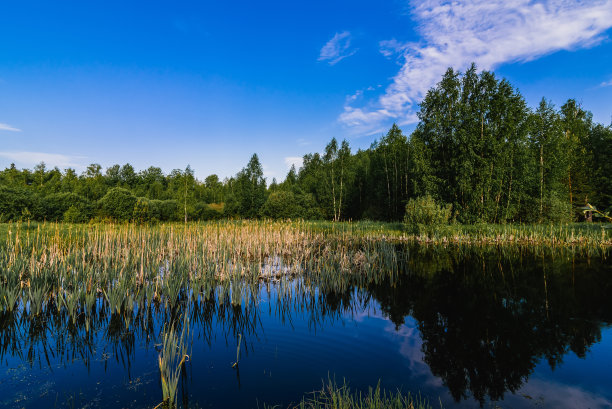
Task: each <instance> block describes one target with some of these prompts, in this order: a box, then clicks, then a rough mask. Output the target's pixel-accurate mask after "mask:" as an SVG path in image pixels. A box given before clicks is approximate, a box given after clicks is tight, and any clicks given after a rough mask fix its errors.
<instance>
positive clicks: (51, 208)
mask: <svg viewBox="0 0 612 409" xmlns="http://www.w3.org/2000/svg"><path fill="white" fill-rule="evenodd" d="M71 207H74V209H73V210H72V213H74V212H76V211H79V212H82V213H83V215H82V216H79V217H78V219H79V220H81V219H87V220H89V218H90V217H91V216H92V209H91V204H90V203H89V202H88V201H87V199H85V198H84V197H82V196H80V195H77V194H75V193H69V192H64V193H52V194H50V195H48V196H45V197H44V198H43V199H42V213H43V215H44V218H45V219H47V220H50V221H60V220H62V219H64V217H65V215H66V212H67V211H68V210H69V209H70V208H71ZM70 217H72V216H70ZM87 220H83V221H87Z"/></svg>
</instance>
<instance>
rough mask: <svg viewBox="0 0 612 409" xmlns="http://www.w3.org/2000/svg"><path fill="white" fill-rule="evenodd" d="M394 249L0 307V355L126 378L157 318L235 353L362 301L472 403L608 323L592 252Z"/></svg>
mask: <svg viewBox="0 0 612 409" xmlns="http://www.w3.org/2000/svg"><path fill="white" fill-rule="evenodd" d="M398 250H399V252H398V254H399V256H398V257H397V258H396V260H399V264H398V265H399V266H400V267H399V269H397V268H396V269H393V273H392V274H389V272H388V271H387V273H383V272H380V271H379V272H376V271H367V272H363V274H361V273H359V274H357V273H356V272H349V273H343V274H339V273H334V274H332V273H329V274H324V273H321V272H316V273H313V274H312V275H306V276H305V277H304V278H301V279H295V280H284V279H281V280H280V281H279V282H276V283H274V284H270V283H269V282H267V283H262V284H261V285H259V284H257V285H253V283H251V284H248V285H242V284H240V283H233V284H232V287H231V291H230V290H229V289H228V287H226V288H223V287H217V288H211V287H210V286H208V287H207V286H202V287H201V291H197V290H196V291H192V290H190V289H188V288H187V287H184V288H183V289H182V290H181V291H180V292H179V295H178V298H177V302H173V303H162V302H157V301H154V302H147V301H146V297H145V298H144V301H138V302H134V303H133V304H132V305H131V306H130V308H125V307H126V306H125V305H123V307H122V308H121V310H120V312H112V310H111V308H110V306H109V304H108V302H107V300H105V299H103V298H101V297H98V298H97V301H96V302H95V304H94V306H93V308H91V310H89V309H87V308H81V309H80V310H78V311H77V313H76V314H68V313H67V311H66V309H58V308H57V307H56V305H55V304H54V303H53V302H51V303H49V304H48V305H47V308H45V309H43V311H42V312H41V313H40V314H38V315H33V314H31V313H30V311H29V310H28V309H24V308H20V309H15V310H13V311H12V312H9V311H0V359H2V360H5V358H7V357H11V356H13V357H17V358H19V359H22V360H24V361H26V362H28V363H29V364H30V365H45V363H46V365H49V366H51V365H52V363H53V362H58V361H59V362H60V363H74V362H77V361H81V362H83V363H84V365H85V366H86V367H87V368H90V365H91V361H92V360H93V359H96V358H98V359H99V358H100V357H102V358H103V359H105V361H106V360H107V359H114V360H115V361H116V362H118V363H120V364H121V365H123V366H124V367H125V369H126V371H127V372H128V376H129V375H130V369H131V365H132V363H133V360H134V356H135V350H136V342H137V340H138V341H139V342H142V343H144V345H145V347H146V348H151V347H154V346H155V344H156V343H158V342H159V337H160V334H161V333H162V330H163V328H164V325H165V324H167V323H174V325H178V326H180V325H181V323H182V319H181V318H182V317H183V316H184V315H185V314H187V315H188V316H189V321H190V322H191V327H192V328H191V333H192V334H193V335H194V337H195V338H197V339H201V340H203V342H205V343H206V344H208V345H209V346H210V345H212V343H213V341H214V339H215V338H216V337H219V336H222V337H225V339H226V344H227V345H228V346H232V347H233V345H236V338H237V336H238V334H242V337H243V338H244V340H245V343H244V344H243V350H242V352H243V353H244V354H245V355H246V354H248V353H249V350H251V351H252V350H253V345H254V343H255V342H257V341H258V340H259V336H260V334H261V333H262V332H263V331H265V328H263V326H262V322H261V316H262V314H264V313H267V314H269V315H270V316H274V317H276V318H277V319H278V320H279V321H280V322H281V323H282V324H284V325H293V322H294V320H295V319H299V320H306V321H307V323H308V326H309V328H310V329H311V330H313V331H316V330H317V329H318V328H321V327H323V326H326V325H332V324H333V323H334V322H336V321H337V320H342V319H344V318H345V317H347V316H351V315H353V314H355V313H358V312H360V311H362V310H363V309H365V308H367V307H368V305H369V304H370V302H371V300H372V299H374V300H376V301H377V302H378V303H379V304H380V306H381V310H382V311H383V313H384V314H385V315H386V316H387V317H389V319H390V320H391V321H392V322H393V323H394V324H395V325H396V328H399V327H400V326H401V325H403V323H404V319H405V317H406V316H408V315H412V316H413V317H414V318H415V319H416V320H417V322H418V328H419V330H420V332H421V334H422V338H423V346H422V348H423V352H424V357H425V362H426V363H427V364H428V365H429V366H430V368H431V371H432V373H433V374H434V375H436V376H439V377H440V378H441V379H442V380H443V381H444V382H445V384H446V386H447V387H448V388H449V390H450V392H451V394H452V396H453V397H454V398H455V399H456V400H460V399H462V398H466V397H467V396H468V395H472V396H474V398H476V399H477V400H479V401H480V402H481V403H482V402H484V401H485V400H486V399H493V400H498V399H501V398H502V397H503V395H504V393H505V392H506V391H516V390H517V389H519V388H520V387H521V385H522V384H523V383H524V382H525V381H526V380H527V377H528V376H529V375H530V374H531V372H532V371H533V369H534V367H535V365H536V364H537V363H538V362H539V361H540V360H541V359H542V358H544V359H546V360H547V361H548V362H549V364H550V365H551V367H553V368H554V367H555V366H557V365H558V364H560V363H561V362H562V360H563V356H564V355H565V354H567V353H568V352H569V351H572V352H574V353H575V354H576V355H578V356H579V357H584V356H585V355H586V353H587V352H588V349H589V347H590V346H591V345H593V344H594V343H596V342H598V341H599V340H600V338H601V326H602V324H601V323H602V322H610V321H612V300H610V299H609V298H608V294H610V293H611V292H612V274H611V273H612V271H611V270H612V268H611V267H609V266H607V265H606V264H605V260H602V257H601V255H600V256H598V257H593V258H589V257H579V258H574V256H573V255H572V254H571V253H570V254H569V255H568V254H551V253H549V254H533V253H530V252H528V251H526V250H525V249H520V248H515V249H508V248H489V250H483V249H474V248H458V247H452V248H448V249H445V248H440V247H436V248H433V247H431V248H423V247H422V248H420V249H413V250H412V251H410V252H409V253H406V249H405V248H399V249H398ZM397 271H403V273H402V274H398V273H397ZM233 291H237V292H236V293H233ZM254 292H256V294H255V293H254ZM266 301H267V302H266ZM96 351H97V352H96ZM182 391H183V394H184V393H185V389H184V388H183V389H182ZM185 396H186V395H185Z"/></svg>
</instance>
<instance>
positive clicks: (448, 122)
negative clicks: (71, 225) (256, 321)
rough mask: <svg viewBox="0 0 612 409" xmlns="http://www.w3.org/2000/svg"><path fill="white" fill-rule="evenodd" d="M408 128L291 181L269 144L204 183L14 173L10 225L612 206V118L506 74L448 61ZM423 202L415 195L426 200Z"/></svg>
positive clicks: (494, 213)
mask: <svg viewBox="0 0 612 409" xmlns="http://www.w3.org/2000/svg"><path fill="white" fill-rule="evenodd" d="M418 118H419V123H418V125H417V126H416V129H415V130H414V131H413V132H412V134H411V135H410V136H409V137H407V136H406V135H404V134H403V132H402V131H401V130H400V128H399V127H398V126H396V125H393V126H392V127H391V129H390V130H389V131H388V132H387V134H386V135H383V136H382V137H381V138H380V139H379V140H376V141H374V142H373V143H372V144H371V146H370V147H369V148H368V149H359V150H357V151H356V152H352V151H351V148H350V146H349V143H348V142H347V141H346V140H343V141H341V142H339V141H338V140H336V139H335V138H334V139H332V140H331V141H330V142H329V143H328V144H327V146H326V147H325V149H324V151H323V152H322V153H311V154H307V155H305V156H304V158H303V165H302V166H301V167H300V168H299V169H296V168H295V167H292V168H291V170H290V171H289V173H288V174H287V176H286V178H285V179H284V181H282V182H281V183H277V181H276V180H272V182H271V183H270V184H268V183H267V181H266V179H265V178H264V176H263V169H262V166H261V163H260V162H259V159H258V157H257V155H256V154H254V155H253V156H252V157H251V159H250V161H249V163H248V164H247V165H246V166H245V167H244V168H243V169H242V170H241V171H240V172H238V174H236V175H235V176H234V177H231V178H226V179H224V180H220V179H219V177H218V176H217V175H214V174H213V175H210V176H208V177H207V178H205V179H204V180H203V181H201V180H198V179H196V178H195V176H194V172H193V170H192V169H191V167H189V166H187V168H186V169H185V170H181V169H175V170H173V171H172V172H170V173H169V174H164V173H163V172H162V170H161V169H160V168H157V167H150V168H148V169H146V170H142V171H140V172H136V170H135V169H134V168H133V167H132V166H131V165H130V164H126V165H123V166H120V165H114V166H111V167H109V168H107V169H105V170H104V171H103V170H102V167H101V166H100V165H99V164H91V165H89V166H88V167H87V169H86V171H85V172H83V173H82V174H80V175H79V174H77V173H76V171H75V170H74V169H70V168H69V169H65V170H64V171H61V170H60V169H58V168H54V169H47V168H46V166H45V164H44V163H41V164H39V165H37V166H35V167H34V169H32V170H29V169H22V170H19V169H16V168H15V166H14V165H11V166H10V167H8V168H6V169H5V170H3V171H1V172H0V221H9V220H24V219H28V220H29V219H33V220H49V221H69V222H86V221H89V220H102V219H112V220H117V221H136V222H147V221H188V220H210V219H216V218H222V217H232V218H260V217H267V218H283V219H293V218H304V219H327V220H334V221H339V220H348V219H352V220H358V219H371V220H386V221H396V220H402V218H403V217H404V214H405V211H406V205H407V204H408V203H409V202H411V199H414V200H416V199H419V198H424V197H426V198H428V200H431V201H434V202H435V203H437V204H439V205H440V206H445V208H447V209H450V212H451V214H452V217H453V219H454V220H456V221H458V222H461V223H477V222H485V223H505V222H529V223H533V222H551V221H552V222H569V221H575V220H579V219H580V218H581V217H582V212H581V207H583V206H585V205H586V203H590V204H592V205H594V206H596V207H597V208H598V209H602V210H607V211H610V210H612V177H611V175H612V127H611V126H605V125H603V124H597V123H594V122H593V119H592V115H591V113H590V112H588V111H586V110H584V109H583V108H582V106H581V104H580V103H578V102H577V101H576V100H574V99H570V100H568V101H567V102H565V103H564V104H563V105H562V106H561V107H560V108H558V109H557V108H556V107H555V106H554V105H553V104H552V103H551V102H550V101H548V100H546V99H545V98H543V99H542V101H541V102H540V104H539V105H538V106H537V107H536V108H535V109H531V108H529V107H528V106H527V104H526V102H525V100H524V98H523V97H522V95H521V94H520V93H519V91H518V90H517V89H515V88H514V87H513V86H512V85H511V84H510V83H509V82H508V81H506V80H505V79H501V80H500V79H498V78H497V77H496V76H495V74H494V73H493V72H489V71H482V72H481V73H478V72H477V69H476V66H475V65H472V66H471V67H470V68H469V69H468V70H467V71H466V72H465V73H461V72H458V71H455V70H453V69H451V68H449V69H448V70H447V72H446V73H445V75H444V76H443V78H442V80H441V81H440V82H439V83H438V84H437V85H436V86H435V87H434V88H432V89H430V90H429V92H428V93H427V94H426V96H425V98H424V100H423V101H422V103H421V105H420V109H419V111H418ZM414 200H413V202H412V203H414Z"/></svg>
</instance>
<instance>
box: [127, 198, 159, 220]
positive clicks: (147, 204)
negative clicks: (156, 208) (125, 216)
mask: <svg viewBox="0 0 612 409" xmlns="http://www.w3.org/2000/svg"><path fill="white" fill-rule="evenodd" d="M151 207H152V206H151V201H150V200H149V199H147V198H146V197H139V198H137V199H136V203H135V204H134V211H133V213H132V219H133V220H134V221H135V222H137V223H146V222H149V221H151V220H152V219H154V217H153V212H152V211H151Z"/></svg>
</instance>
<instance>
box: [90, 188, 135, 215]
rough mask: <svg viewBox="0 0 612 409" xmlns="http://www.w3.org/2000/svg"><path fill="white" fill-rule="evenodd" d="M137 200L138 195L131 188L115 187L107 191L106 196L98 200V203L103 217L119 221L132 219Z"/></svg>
mask: <svg viewBox="0 0 612 409" xmlns="http://www.w3.org/2000/svg"><path fill="white" fill-rule="evenodd" d="M137 200H138V199H137V198H136V196H134V195H133V194H132V193H131V192H130V191H129V190H127V189H123V188H121V187H114V188H112V189H110V190H109V191H108V192H106V194H105V195H104V197H102V199H100V200H99V201H98V204H99V206H100V212H101V215H102V217H108V218H111V219H113V220H117V221H128V220H131V219H132V215H133V213H134V205H136V202H137Z"/></svg>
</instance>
